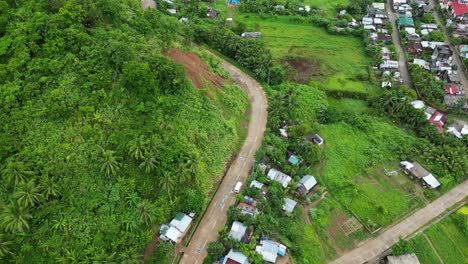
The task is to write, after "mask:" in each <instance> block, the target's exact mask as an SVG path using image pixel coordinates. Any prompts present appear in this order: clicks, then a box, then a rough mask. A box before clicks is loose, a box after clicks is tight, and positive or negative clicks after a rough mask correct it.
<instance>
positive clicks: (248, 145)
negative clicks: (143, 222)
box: [180, 61, 267, 264]
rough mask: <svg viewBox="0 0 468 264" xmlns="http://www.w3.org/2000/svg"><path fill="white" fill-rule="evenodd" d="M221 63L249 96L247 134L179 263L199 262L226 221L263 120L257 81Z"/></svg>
mask: <svg viewBox="0 0 468 264" xmlns="http://www.w3.org/2000/svg"><path fill="white" fill-rule="evenodd" d="M222 66H223V67H224V68H225V69H226V70H227V71H228V72H229V74H230V75H231V76H232V78H233V79H234V80H235V82H236V83H237V84H238V85H239V86H241V87H242V89H244V90H245V92H246V93H247V94H248V96H249V98H250V103H251V113H250V123H249V128H248V133H247V137H246V139H245V142H244V145H243V146H242V148H241V150H240V152H239V155H238V156H237V157H236V159H235V160H234V161H233V163H232V165H231V167H230V168H229V170H228V171H227V173H226V175H225V177H224V179H223V181H222V182H221V185H220V186H219V189H218V191H217V192H216V194H215V196H214V197H213V199H212V200H211V203H210V205H209V206H208V209H207V210H206V213H205V215H204V216H203V218H202V220H201V222H200V225H199V226H198V228H197V230H196V231H195V233H194V235H193V237H192V240H191V241H190V243H189V245H188V246H187V248H186V249H185V250H183V251H184V256H183V258H182V260H181V261H180V263H181V264H184V263H185V264H201V263H202V262H203V259H204V258H205V257H206V255H207V252H206V247H207V244H208V243H209V242H212V241H215V240H216V239H217V238H218V230H219V229H220V228H221V227H222V226H223V225H224V224H225V223H226V213H227V209H228V208H229V206H230V205H232V204H234V202H235V200H236V199H235V195H234V193H233V192H232V189H233V187H234V185H235V184H236V182H237V181H242V182H245V180H246V179H247V176H248V174H249V171H250V168H251V167H252V165H253V161H254V155H255V152H256V151H257V149H258V148H259V147H260V146H261V143H262V139H263V134H264V132H265V128H266V121H267V98H266V95H265V93H264V92H263V89H262V87H261V86H260V84H259V83H258V82H257V81H255V80H254V79H253V78H251V77H250V76H249V75H247V74H245V73H244V72H242V71H241V70H239V69H238V68H236V67H234V66H233V65H232V64H230V63H228V62H226V61H223V63H222Z"/></svg>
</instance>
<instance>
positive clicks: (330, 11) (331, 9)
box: [303, 0, 349, 16]
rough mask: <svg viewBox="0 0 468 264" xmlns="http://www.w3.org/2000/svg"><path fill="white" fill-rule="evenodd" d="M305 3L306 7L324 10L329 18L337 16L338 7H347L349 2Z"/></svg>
mask: <svg viewBox="0 0 468 264" xmlns="http://www.w3.org/2000/svg"><path fill="white" fill-rule="evenodd" d="M303 3H304V5H310V6H311V7H316V8H320V9H323V10H324V11H325V12H326V13H327V15H328V16H334V15H335V14H336V7H337V6H341V7H343V6H347V5H348V4H349V0H304V2H303Z"/></svg>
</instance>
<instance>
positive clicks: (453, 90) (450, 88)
mask: <svg viewBox="0 0 468 264" xmlns="http://www.w3.org/2000/svg"><path fill="white" fill-rule="evenodd" d="M444 90H445V94H448V95H457V94H458V92H459V91H458V87H457V85H456V84H454V83H452V84H447V85H446V86H445V89H444Z"/></svg>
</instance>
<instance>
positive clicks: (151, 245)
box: [143, 225, 159, 260]
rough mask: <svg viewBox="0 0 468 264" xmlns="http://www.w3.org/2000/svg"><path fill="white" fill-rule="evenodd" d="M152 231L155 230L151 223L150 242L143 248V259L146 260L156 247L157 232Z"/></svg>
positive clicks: (157, 240)
mask: <svg viewBox="0 0 468 264" xmlns="http://www.w3.org/2000/svg"><path fill="white" fill-rule="evenodd" d="M154 231H155V230H154V225H152V226H151V234H152V239H151V243H149V244H148V245H147V246H146V248H145V252H144V253H143V260H148V259H149V257H151V255H152V254H153V252H154V249H155V248H156V245H157V244H158V242H159V234H158V233H157V232H156V233H155V232H154Z"/></svg>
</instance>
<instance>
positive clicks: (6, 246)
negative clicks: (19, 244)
mask: <svg viewBox="0 0 468 264" xmlns="http://www.w3.org/2000/svg"><path fill="white" fill-rule="evenodd" d="M12 244H13V242H12V241H10V240H8V239H7V238H6V236H5V234H0V257H4V256H6V255H12V254H13V252H11V251H10V246H11V245H12Z"/></svg>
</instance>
